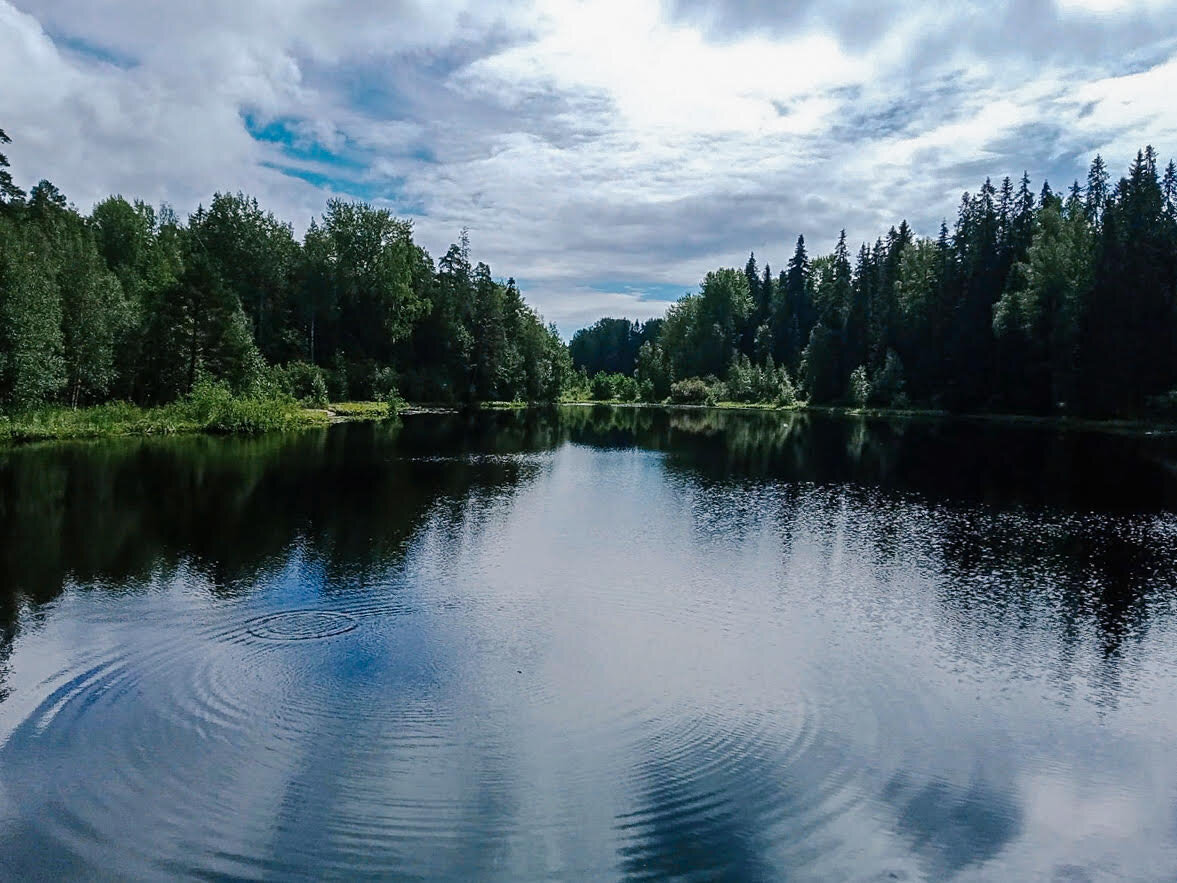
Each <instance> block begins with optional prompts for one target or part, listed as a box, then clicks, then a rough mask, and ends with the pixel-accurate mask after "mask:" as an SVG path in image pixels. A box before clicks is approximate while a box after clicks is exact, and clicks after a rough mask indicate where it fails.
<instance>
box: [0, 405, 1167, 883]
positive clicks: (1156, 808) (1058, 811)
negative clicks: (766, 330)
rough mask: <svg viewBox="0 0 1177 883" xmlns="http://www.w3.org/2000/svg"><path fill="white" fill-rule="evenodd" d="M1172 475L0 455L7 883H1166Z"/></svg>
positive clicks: (646, 432)
mask: <svg viewBox="0 0 1177 883" xmlns="http://www.w3.org/2000/svg"><path fill="white" fill-rule="evenodd" d="M1175 511H1177V444H1175V443H1174V441H1173V440H1172V439H1170V438H1166V437H1163V436H1152V437H1147V436H1136V437H1133V436H1127V435H1112V434H1095V433H1072V434H1065V433H1059V432H1058V431H1056V430H1052V429H1042V428H1027V427H1017V426H1002V425H999V424H993V423H970V422H965V421H958V422H906V423H887V422H863V421H857V420H851V419H836V418H816V417H806V416H791V417H790V416H780V415H764V414H744V415H741V414H731V413H723V412H702V411H698V412H686V413H678V414H667V413H664V412H659V411H651V410H640V411H639V410H623V409H618V410H608V409H597V410H592V411H590V410H586V409H567V410H563V411H560V412H551V413H525V414H490V415H482V416H480V417H471V418H458V417H438V416H416V417H409V418H406V419H405V420H404V422H403V424H402V425H401V426H399V427H397V426H388V425H384V426H379V425H378V426H373V425H352V426H340V427H336V428H333V429H330V430H326V431H322V432H310V433H304V434H298V435H291V436H275V437H267V438H261V439H253V440H241V439H212V438H184V439H171V440H148V441H142V440H122V441H116V442H102V443H93V444H71V445H57V446H47V447H32V448H19V449H10V450H5V451H3V452H0V528H2V531H3V532H2V534H0V878H3V879H6V880H7V879H30V878H33V879H36V878H45V879H62V878H75V879H86V880H91V879H104V878H110V879H127V878H132V879H136V878H137V879H159V878H161V877H190V878H199V879H217V878H224V877H232V878H267V879H274V878H282V879H285V878H291V877H295V878H301V877H335V878H346V879H355V878H362V877H375V876H383V877H401V878H406V877H407V878H412V877H421V878H425V877H428V878H438V877H441V878H453V879H509V880H517V879H548V878H550V879H569V878H573V879H576V878H581V879H594V880H597V879H618V878H635V879H636V878H649V879H661V878H671V877H673V878H679V879H715V878H721V877H726V878H731V879H744V880H756V879H765V880H777V879H782V878H789V879H807V880H837V879H855V880H860V879H861V880H890V879H900V880H919V879H934V880H942V879H947V878H953V877H956V878H960V879H987V880H1016V879H1060V880H1097V879H1118V878H1130V879H1149V880H1157V879H1174V878H1177V632H1175V629H1174V618H1173V615H1172V614H1173V610H1174V597H1175V594H1174V592H1175V589H1177V586H1175V585H1174V583H1175V581H1177V515H1175V514H1174V513H1175Z"/></svg>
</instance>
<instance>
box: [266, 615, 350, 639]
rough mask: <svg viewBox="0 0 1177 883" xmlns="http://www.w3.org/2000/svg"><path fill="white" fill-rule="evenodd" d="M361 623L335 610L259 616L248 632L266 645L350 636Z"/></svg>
mask: <svg viewBox="0 0 1177 883" xmlns="http://www.w3.org/2000/svg"><path fill="white" fill-rule="evenodd" d="M358 625H359V621H358V620H357V619H356V618H355V617H354V616H352V615H351V614H348V613H340V612H338V611H335V610H285V611H282V612H281V613H271V614H269V615H268V616H259V617H257V618H256V619H251V620H250V621H249V622H248V623H247V631H248V632H249V633H250V634H251V635H253V636H254V637H255V638H262V639H264V640H267V641H312V640H318V639H321V638H332V637H335V636H336V635H342V634H344V633H345V632H350V631H352V630H353V629H354V628H356V627H357V626H358Z"/></svg>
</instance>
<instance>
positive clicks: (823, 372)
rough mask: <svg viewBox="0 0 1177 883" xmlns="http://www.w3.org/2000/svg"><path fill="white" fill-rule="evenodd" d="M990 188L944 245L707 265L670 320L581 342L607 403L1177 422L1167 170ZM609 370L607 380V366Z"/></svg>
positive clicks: (1175, 195) (912, 238)
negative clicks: (1162, 416) (1166, 416)
mask: <svg viewBox="0 0 1177 883" xmlns="http://www.w3.org/2000/svg"><path fill="white" fill-rule="evenodd" d="M1035 190H1036V188H1032V186H1031V182H1030V179H1029V177H1028V176H1027V175H1023V176H1022V178H1021V180H1020V182H1019V183H1017V184H1015V183H1014V182H1013V181H1012V180H1011V179H1009V178H1005V179H1004V180H1003V181H1002V182H1001V183H1000V184H999V185H994V184H993V182H992V181H991V180H986V181H985V183H984V184H983V185H982V186H981V188H980V189H979V190H978V191H977V192H976V193H975V194H974V193H965V194H964V195H963V196H962V198H961V201H960V208H959V211H958V213H957V217H956V220H955V222H954V223H953V225H952V227H951V228H950V227H949V225H948V223H947V222H944V223H943V224H942V225H941V227H940V232H939V235H938V236H936V237H935V238H931V239H928V238H921V237H919V236H916V235H914V234H913V232H912V230H911V228H910V227H909V226H908V224H907V223H906V222H903V223H900V224H899V225H898V226H897V227H892V228H891V229H890V230H889V231H888V232H887V234H886V236H885V237H880V238H879V239H877V240H876V241H875V242H874V243H873V244H865V243H864V244H863V245H861V246H860V247H859V249H858V251H857V253H856V254H855V253H852V252H851V249H850V246H849V245H848V243H847V241H846V234H845V232H844V231H843V233H842V234H841V235H840V236H839V237H838V239H837V244H836V245H835V246H834V250H833V252H832V253H831V254H826V255H820V256H811V255H810V254H809V252H808V250H807V247H806V242H805V238H804V237H803V236H802V237H799V238H798V239H797V243H796V248H795V250H794V252H793V256H792V258H791V259H790V260H789V262H788V264H787V266H786V267H785V268H784V269H783V270H781V272H780V273H779V275H774V273H773V271H772V269H771V268H770V267H768V266H765V267H764V269H763V270H761V269H760V268H759V266H758V265H757V262H756V258H755V255H752V256H750V257H749V258H748V262H747V264H746V266H745V267H744V268H743V269H742V270H740V269H735V268H728V269H718V270H715V271H713V272H710V273H708V274H707V276H706V277H705V278H704V279H703V282H702V285H701V286H700V288H699V291H698V293H695V294H690V295H687V296H685V297H683V298H682V299H681V300H679V301H678V302H677V303H676V304H674V305H673V306H672V307H671V308H670V309H669V310H668V312H667V314H666V316H665V318H663V319H658V320H651V321H650V322H646V323H631V322H629V321H628V320H626V319H612V318H608V319H602V320H600V321H598V322H597V323H596V324H594V325H593V326H591V327H589V328H584V329H581V330H580V331H577V332H576V334H575V335H574V336H573V338H572V341H571V345H570V352H571V355H572V359H573V362H574V365H575V367H576V368H577V369H578V370H580V371H581V372H583V374H584V375H586V376H588V377H589V378H591V379H589V380H588V381H587V382H588V384H589V385H590V387H591V393H592V394H593V395H594V396H595V397H598V398H608V397H610V396H611V395H614V396H617V397H621V398H631V397H632V398H641V399H646V400H652V401H654V400H662V399H664V398H666V397H668V396H669V397H670V398H671V400H673V401H684V402H687V401H696V402H704V401H722V400H731V401H745V402H752V401H778V402H782V403H791V402H793V401H794V400H796V399H797V398H798V397H801V398H803V399H804V400H806V401H807V402H809V403H811V404H848V405H855V406H868V405H877V406H881V407H914V406H920V407H928V408H936V409H945V410H951V411H965V412H974V411H987V412H1008V413H1025V414H1044V415H1045V414H1064V415H1082V416H1092V417H1113V416H1142V415H1149V414H1157V413H1170V414H1172V413H1177V169H1175V167H1174V164H1173V163H1172V162H1171V161H1170V162H1169V164H1168V165H1167V166H1166V168H1165V170H1164V172H1163V173H1161V172H1160V171H1159V169H1158V162H1157V155H1156V152H1155V151H1154V150H1153V148H1151V147H1148V148H1145V149H1144V150H1142V151H1140V152H1139V153H1138V154H1137V156H1136V158H1135V160H1134V161H1133V162H1132V164H1131V167H1130V168H1129V170H1128V174H1127V176H1126V177H1122V178H1120V179H1119V180H1118V181H1115V182H1113V181H1112V180H1111V177H1110V175H1109V172H1108V170H1107V167H1106V165H1105V163H1104V160H1103V159H1102V157H1100V156H1096V157H1095V159H1094V161H1093V162H1092V164H1091V167H1090V172H1089V173H1088V176H1087V181H1086V184H1085V185H1084V184H1080V183H1079V182H1078V181H1075V182H1074V183H1073V184H1072V185H1071V187H1070V188H1068V189H1067V190H1066V191H1064V192H1061V193H1056V192H1054V190H1052V188H1051V187H1050V185H1049V183H1046V184H1044V185H1043V186H1042V187H1041V189H1038V190H1037V192H1035ZM602 374H603V375H604V376H603V377H602V376H601V375H602Z"/></svg>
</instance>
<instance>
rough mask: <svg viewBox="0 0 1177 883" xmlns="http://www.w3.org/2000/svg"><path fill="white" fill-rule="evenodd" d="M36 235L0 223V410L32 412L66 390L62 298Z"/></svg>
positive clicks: (28, 228)
mask: <svg viewBox="0 0 1177 883" xmlns="http://www.w3.org/2000/svg"><path fill="white" fill-rule="evenodd" d="M55 276H56V267H55V266H54V264H53V262H52V260H51V256H50V252H49V242H48V241H47V240H46V238H45V236H44V235H43V234H42V233H41V231H40V230H38V229H36V228H35V227H33V226H31V225H21V224H17V223H16V222H13V221H9V220H7V219H5V218H0V406H3V407H5V408H7V409H9V410H11V411H21V410H25V409H28V408H32V407H36V406H37V405H39V404H40V403H42V402H44V401H47V400H48V399H50V398H52V397H53V396H55V395H56V394H57V393H58V391H59V390H61V388H62V387H63V386H64V385H65V380H66V373H65V360H64V358H63V344H62V332H61V321H62V313H61V296H60V294H59V292H58V288H57V284H56V279H55Z"/></svg>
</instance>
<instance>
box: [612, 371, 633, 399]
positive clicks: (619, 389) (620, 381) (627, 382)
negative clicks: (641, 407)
mask: <svg viewBox="0 0 1177 883" xmlns="http://www.w3.org/2000/svg"><path fill="white" fill-rule="evenodd" d="M614 391H615V392H616V394H617V398H619V399H621V401H623V402H632V401H635V400H636V399H637V397H638V382H637V381H636V380H634V379H633V378H632V377H627V376H625V375H624V374H618V375H617V379H616V383H615V384H614Z"/></svg>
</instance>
